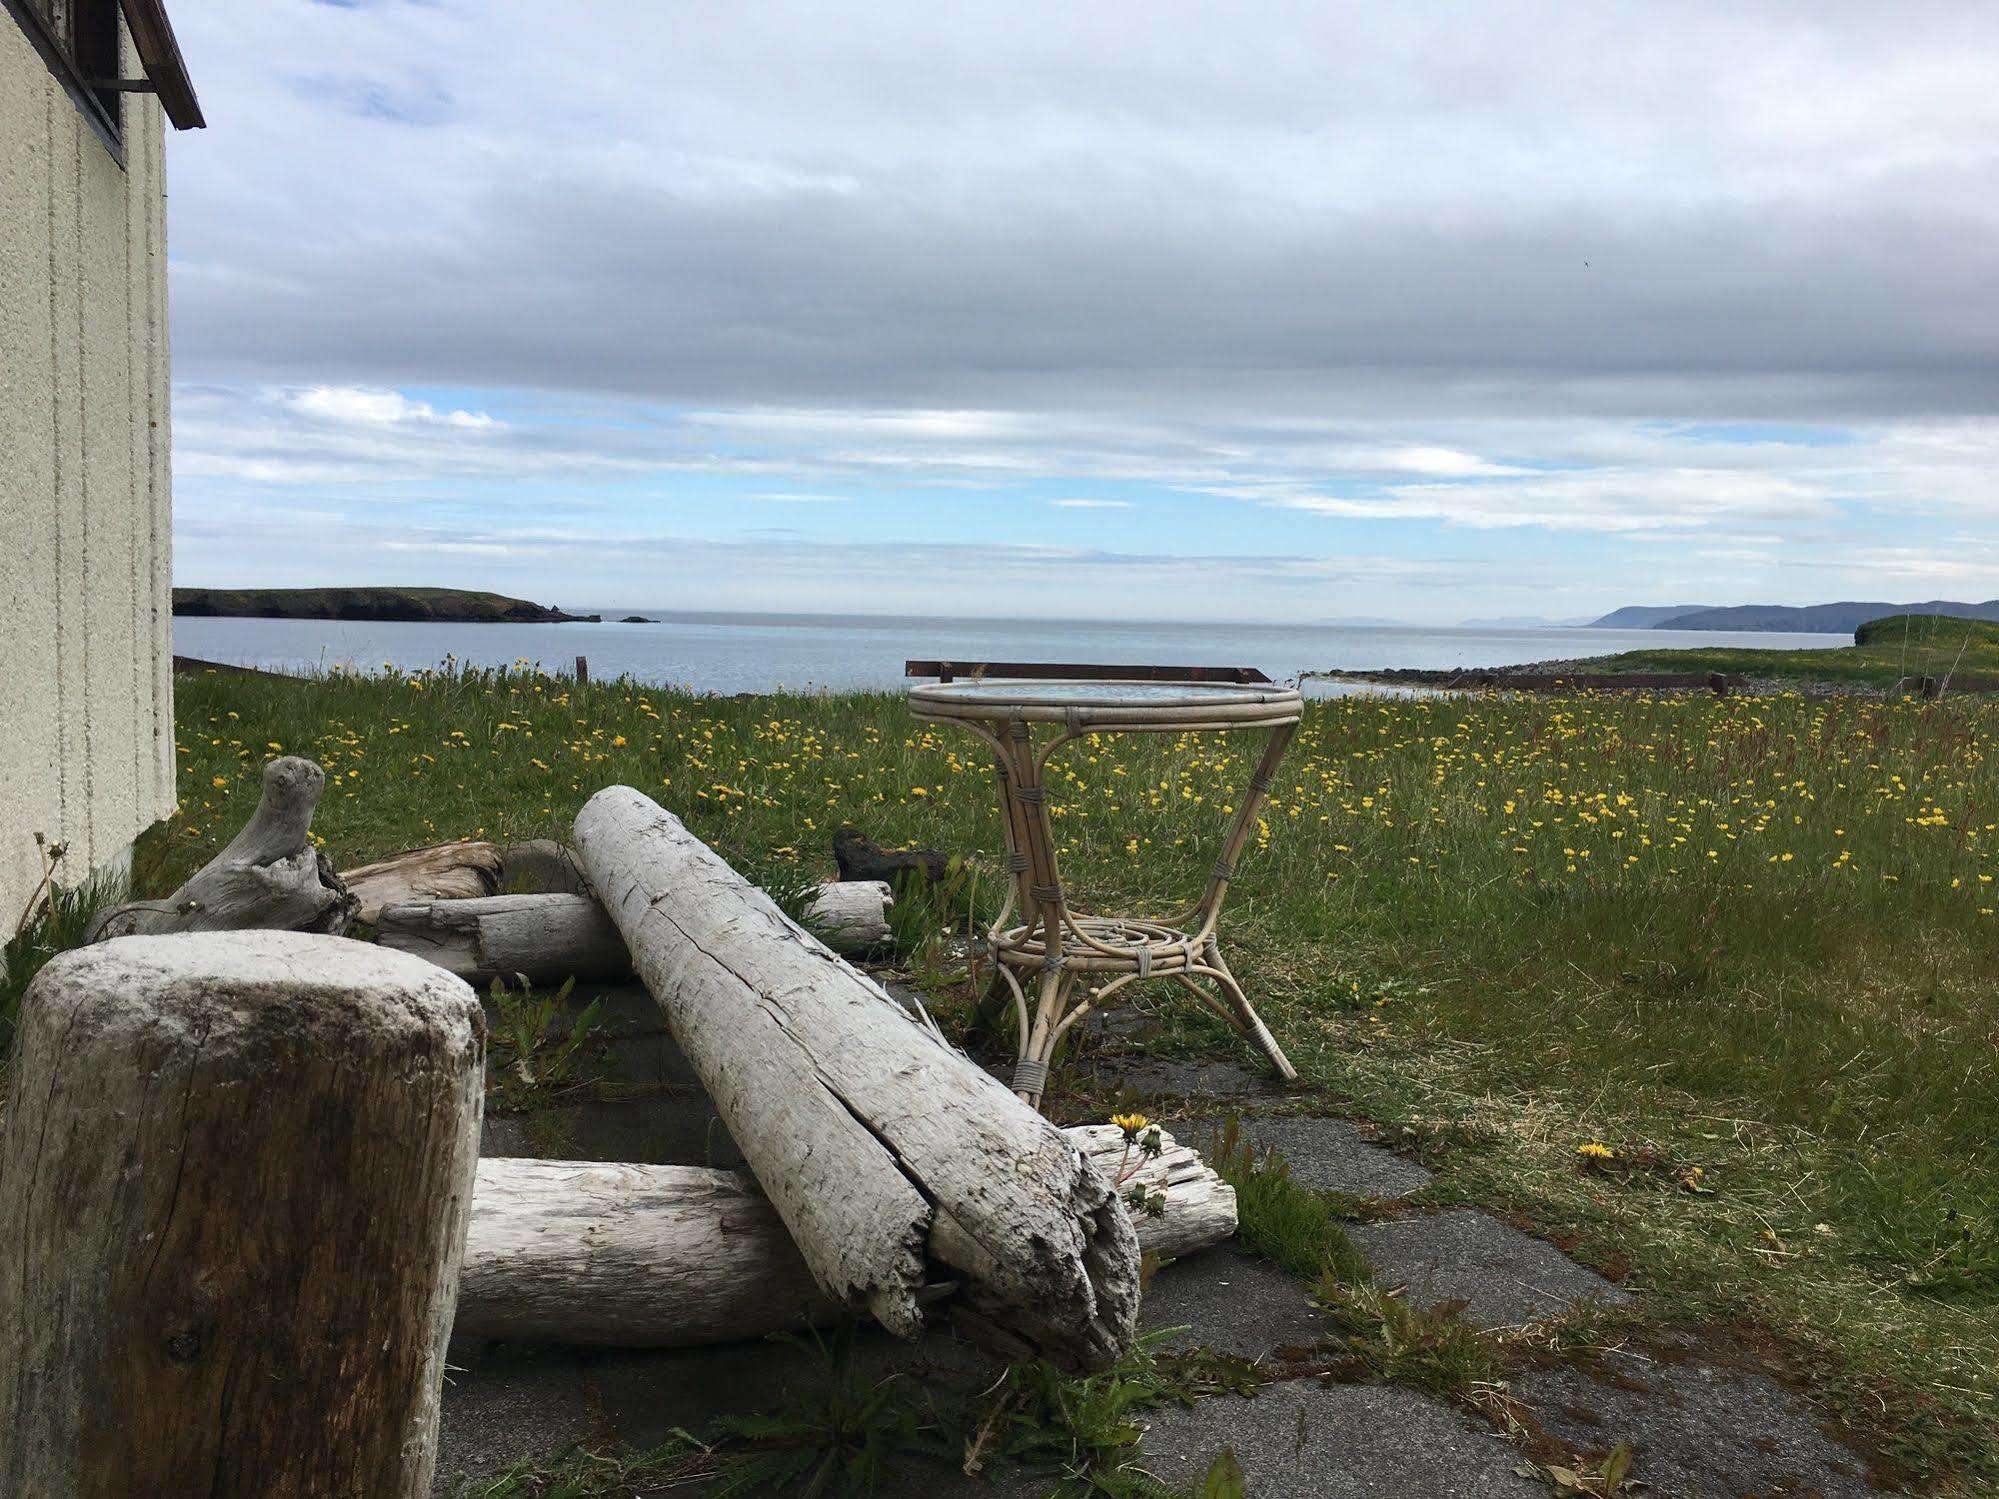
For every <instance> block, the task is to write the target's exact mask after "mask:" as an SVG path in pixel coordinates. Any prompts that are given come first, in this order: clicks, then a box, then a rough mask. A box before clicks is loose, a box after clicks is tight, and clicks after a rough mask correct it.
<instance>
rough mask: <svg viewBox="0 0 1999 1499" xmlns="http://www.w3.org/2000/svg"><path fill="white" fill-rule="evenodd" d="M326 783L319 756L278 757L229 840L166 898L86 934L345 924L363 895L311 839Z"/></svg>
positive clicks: (106, 917) (130, 906) (129, 909)
mask: <svg viewBox="0 0 1999 1499" xmlns="http://www.w3.org/2000/svg"><path fill="white" fill-rule="evenodd" d="M325 789H326V772H325V771H323V770H321V769H320V768H319V767H318V766H317V765H315V764H313V762H312V761H310V760H305V759H301V758H300V757H299V756H297V755H283V756H280V757H279V758H278V759H276V760H273V761H271V763H270V764H268V765H266V766H265V767H264V793H263V796H262V798H261V799H260V800H259V801H258V803H257V810H256V812H255V813H254V814H253V815H252V816H251V818H250V820H249V821H248V822H246V823H244V824H243V827H242V830H241V831H240V832H238V833H237V834H236V836H235V837H234V838H232V839H231V840H230V841H229V846H228V847H227V848H225V849H223V850H222V852H221V853H219V854H217V855H216V856H215V857H214V858H213V859H210V860H209V861H208V862H207V863H206V864H204V865H202V866H201V868H200V869H198V870H196V871H195V873H194V875H193V876H192V877H191V878H190V879H189V880H188V882H187V883H186V884H185V885H182V886H181V887H180V889H178V890H176V891H174V893H173V894H172V895H169V896H168V897H167V898H166V899H165V900H157V901H154V900H138V901H131V902H129V903H127V904H125V905H122V906H113V907H111V908H110V909H109V910H106V911H101V912H99V913H98V914H97V916H96V917H95V918H94V919H93V920H92V921H91V923H90V928H89V930H88V932H87V934H86V938H85V940H87V941H90V942H101V941H103V940H104V939H105V938H106V937H134V936H160V935H164V934H165V933H168V932H232V931H247V930H251V929H257V928H262V929H270V930H275V931H293V932H334V933H338V932H344V931H346V930H347V925H348V923H349V922H351V921H352V920H353V919H354V912H355V910H356V909H357V907H358V906H359V904H360V903H359V902H358V901H356V900H355V899H354V897H353V895H352V894H351V893H350V892H349V891H348V889H347V886H346V885H345V884H344V883H342V882H341V879H340V876H339V875H337V874H335V873H334V872H333V865H332V864H331V863H329V862H328V860H327V857H326V855H325V854H323V853H321V852H320V851H319V850H318V849H316V848H314V847H313V846H312V845H311V844H310V843H309V842H307V840H306V834H307V832H308V831H310V830H311V827H312V812H313V808H315V807H317V806H318V805H319V794H320V793H321V792H322V791H324V790H325Z"/></svg>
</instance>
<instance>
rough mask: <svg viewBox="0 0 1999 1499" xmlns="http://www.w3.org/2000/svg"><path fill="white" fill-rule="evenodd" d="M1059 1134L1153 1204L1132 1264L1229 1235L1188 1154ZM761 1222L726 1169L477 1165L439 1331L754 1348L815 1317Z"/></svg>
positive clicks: (745, 1185)
mask: <svg viewBox="0 0 1999 1499" xmlns="http://www.w3.org/2000/svg"><path fill="white" fill-rule="evenodd" d="M1063 1133H1064V1134H1065V1135H1067V1136H1068V1137H1069V1139H1070V1140H1072V1141H1074V1142H1075V1144H1076V1145H1077V1146H1078V1147H1079V1148H1080V1149H1081V1150H1083V1151H1084V1153H1085V1154H1087V1155H1089V1156H1090V1157H1091V1159H1092V1160H1094V1161H1095V1162H1096V1164H1097V1166H1098V1168H1099V1169H1100V1170H1101V1171H1103V1172H1104V1173H1105V1175H1107V1176H1110V1177H1113V1178H1115V1177H1116V1174H1117V1173H1118V1172H1119V1170H1120V1169H1121V1168H1124V1167H1127V1166H1133V1167H1136V1170H1134V1171H1132V1173H1131V1175H1130V1177H1129V1179H1128V1180H1126V1181H1125V1182H1124V1184H1123V1185H1124V1189H1125V1190H1126V1191H1127V1192H1128V1191H1129V1190H1130V1189H1131V1188H1133V1187H1139V1188H1143V1189H1144V1190H1145V1191H1146V1192H1147V1193H1148V1194H1149V1193H1152V1192H1158V1193H1160V1194H1161V1195H1162V1196H1163V1197H1164V1199H1165V1211H1164V1212H1162V1213H1160V1214H1158V1215H1157V1216H1154V1215H1151V1214H1148V1213H1143V1212H1136V1211H1134V1212H1133V1215H1132V1223H1133V1226H1134V1227H1135V1228H1136V1229H1137V1231H1138V1243H1139V1247H1140V1249H1141V1250H1142V1251H1144V1252H1145V1253H1148V1254H1154V1255H1157V1256H1158V1257H1159V1258H1160V1259H1161V1260H1162V1261H1163V1260H1171V1259H1177V1258H1179V1257H1180V1256H1182V1255H1187V1254H1192V1253H1193V1252H1194V1251H1195V1250H1197V1249H1204V1248H1206V1247H1207V1246H1208V1245H1210V1244H1216V1243H1220V1242H1221V1241H1222V1240H1224V1239H1226V1238H1228V1237H1229V1236H1231V1235H1232V1234H1234V1232H1235V1227H1236V1211H1235V1191H1234V1189H1233V1188H1232V1187H1230V1186H1229V1185H1228V1183H1226V1182H1224V1181H1223V1180H1222V1179H1221V1178H1220V1177H1218V1176H1217V1175H1215V1173H1214V1172H1213V1171H1212V1170H1210V1169H1209V1168H1208V1167H1207V1166H1206V1165H1205V1164H1204V1163H1203V1162H1202V1160H1201V1158H1200V1156H1199V1154H1198V1153H1196V1152H1195V1151H1194V1150H1192V1149H1190V1148H1189V1147H1187V1146H1184V1145H1180V1144H1177V1143H1175V1141H1174V1140H1173V1138H1172V1136H1170V1135H1166V1136H1163V1138H1162V1144H1163V1146H1164V1149H1163V1150H1162V1151H1161V1152H1160V1154H1159V1155H1158V1156H1157V1157H1156V1158H1154V1159H1152V1160H1145V1159H1143V1158H1142V1157H1141V1156H1140V1155H1139V1154H1138V1152H1137V1151H1136V1150H1135V1149H1134V1150H1132V1151H1131V1152H1130V1154H1129V1156H1127V1153H1126V1146H1125V1143H1124V1136H1123V1133H1122V1132H1121V1131H1120V1130H1118V1128H1117V1127H1116V1126H1115V1125H1109V1124H1095V1125H1079V1126H1077V1127H1075V1128H1073V1129H1068V1130H1064V1131H1063ZM835 1310H836V1307H835V1304H834V1303H833V1302H832V1301H831V1300H829V1299H828V1298H827V1297H825V1296H824V1295H822V1294H821V1293H820V1291H819V1288H818V1287H817V1286H816V1285H814V1284H813V1281H812V1274H811V1272H810V1271H809V1270H807V1269H806V1268H805V1261H804V1260H802V1259H800V1258H799V1255H798V1250H797V1249H796V1248H794V1247H793V1245H792V1242H791V1236H790V1235H789V1234H787V1233H786V1232H785V1231H784V1224H783V1223H782V1222H781V1221H780V1220H779V1218H778V1216H777V1211H776V1209H774V1208H773V1207H772V1206H771V1205H770V1200H769V1199H768V1198H767V1197H765V1196H764V1194H763V1193H762V1192H761V1191H760V1190H758V1188H757V1185H756V1183H755V1181H754V1180H753V1179H751V1178H750V1177H749V1176H748V1175H746V1174H745V1173H742V1172H737V1171H715V1170H711V1169H709V1168H707V1167H703V1166H639V1165H621V1164H614V1163H604V1162H588V1161H543V1160H520V1159H488V1160H482V1161H480V1162H479V1181H478V1186H477V1187H476V1188H475V1189H474V1191H473V1194H472V1226H471V1229H470V1231H469V1232H468V1234H467V1236H466V1241H465V1269H464V1273H463V1275H462V1276H461V1277H460V1279H459V1287H458V1321H457V1323H456V1325H455V1329H454V1330H455V1331H456V1332H458V1333H469V1334H471V1335H473V1336H475V1337H486V1338H525V1339H539V1340H544V1341H550V1342H563V1343H586V1344H596V1345H604V1346H616V1347H626V1348H683V1347H691V1346H694V1345H697V1344H703V1343H727V1342H734V1341H737V1340H739V1339H744V1338H759V1337H763V1336H765V1335H766V1334H769V1333H773V1332H781V1331H783V1330H785V1329H787V1328H797V1327H804V1326H807V1325H809V1324H811V1323H814V1322H820V1321H823V1320H825V1319H826V1318H827V1317H828V1316H829V1315H831V1314H832V1313H833V1312H834V1311H835Z"/></svg>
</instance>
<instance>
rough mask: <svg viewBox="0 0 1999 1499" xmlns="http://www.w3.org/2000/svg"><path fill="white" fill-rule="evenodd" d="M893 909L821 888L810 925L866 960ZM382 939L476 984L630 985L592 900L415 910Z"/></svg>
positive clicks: (525, 898)
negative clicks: (610, 982) (620, 982)
mask: <svg viewBox="0 0 1999 1499" xmlns="http://www.w3.org/2000/svg"><path fill="white" fill-rule="evenodd" d="M893 901H894V897H893V896H892V895H890V894H889V889H888V886H886V885H884V884H882V883H880V882H879V881H873V880H871V881H865V882H857V883H845V884H834V885H821V886H820V887H819V893H818V895H816V896H815V897H814V898H813V900H812V902H811V903H810V906H809V908H808V910H807V918H808V921H809V923H810V925H811V926H812V928H813V930H814V931H815V932H816V933H817V934H818V935H819V937H820V938H821V940H823V941H824V942H825V943H826V945H827V946H829V947H831V948H832V949H833V950H834V951H835V952H865V951H868V950H869V949H871V948H875V947H879V946H881V944H882V943H883V942H885V941H887V940H888V937H889V935H890V934H889V925H888V907H889V906H890V904H892V903H893ZM375 938H376V940H377V941H378V942H380V943H381V944H382V945H383V946H384V947H393V948H397V949H400V950H401V951H403V952H412V953H415V954H416V955H417V956H418V957H420V958H426V959H428V960H429V961H431V962H433V963H435V964H437V965H438V966H439V967H440V968H448V969H450V970H451V971H452V972H453V973H455V974H457V975H458V976H459V977H460V978H462V979H467V980H470V981H471V982H473V983H477V984H483V983H489V982H491V981H492V980H494V979H499V980H501V981H502V982H506V983H511V982H513V981H514V980H515V979H516V978H517V977H518V978H525V979H526V980H527V981H528V982H529V983H530V984H559V983H561V982H562V981H563V980H564V979H569V978H575V979H629V978H631V976H632V955H631V953H630V952H628V951H627V950H626V948H625V939H624V938H623V937H622V936H620V935H619V933H618V929H617V927H616V926H615V925H613V924H612V921H611V918H610V917H609V916H607V915H605V914H604V908H603V907H602V906H600V905H598V904H597V902H596V900H595V898H594V897H591V896H588V895H491V896H483V897H477V898H474V899H472V900H442V901H408V902H404V903H402V904H400V905H392V906H385V907H383V908H382V910H381V911H380V912H379V913H377V915H376V918H375Z"/></svg>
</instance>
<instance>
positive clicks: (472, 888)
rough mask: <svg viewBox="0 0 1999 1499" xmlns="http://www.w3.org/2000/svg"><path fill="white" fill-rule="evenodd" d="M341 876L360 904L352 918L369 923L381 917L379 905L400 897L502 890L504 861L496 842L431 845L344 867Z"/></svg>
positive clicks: (465, 895) (471, 895)
mask: <svg viewBox="0 0 1999 1499" xmlns="http://www.w3.org/2000/svg"><path fill="white" fill-rule="evenodd" d="M340 878H341V879H342V880H343V881H345V882H346V885H347V888H348V889H349V890H350V891H352V892H353V895H354V898H355V899H356V900H357V901H359V902H360V903H361V904H360V907H359V909H358V910H357V911H356V912H355V919H356V920H358V921H365V922H369V923H373V922H375V921H377V920H379V919H380V918H381V915H382V907H384V906H393V905H400V904H401V903H403V902H404V901H412V900H470V899H472V898H474V897H476V896H481V895H497V894H499V892H500V890H501V889H502V888H503V885H502V881H503V878H504V865H503V864H502V862H501V855H500V846H499V845H498V844H497V843H482V842H478V841H467V842H462V843H433V844H432V845H431V846H430V847H428V848H413V849H410V850H409V851H408V852H407V853H400V854H393V855H391V856H390V857H388V858H386V859H379V860H377V861H376V862H375V863H373V864H363V865H362V866H361V867H360V868H358V869H343V870H341V871H340Z"/></svg>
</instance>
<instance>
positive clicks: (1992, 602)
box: [1591, 599, 1999, 635]
mask: <svg viewBox="0 0 1999 1499" xmlns="http://www.w3.org/2000/svg"><path fill="white" fill-rule="evenodd" d="M1923 614H1929V615H1940V616H1942V617H1943V618H1945V619H1982V620H1999V599H1987V600H1986V601H1985V602H1984V603H1982V604H1960V603H1953V602H1951V601H1950V600H1948V599H1929V600H1927V601H1926V602H1924V603H1920V604H1870V603H1860V602H1856V601H1853V600H1845V601H1842V602H1840V603H1837V604H1806V605H1803V606H1799V607H1793V606H1791V605H1788V604H1735V605H1731V606H1730V607H1728V608H1724V609H1716V608H1711V607H1709V606H1707V605H1704V604H1665V605H1644V604H1634V605H1631V606H1628V607H1626V608H1623V609H1615V610H1612V611H1611V612H1610V613H1609V614H1606V615H1604V616H1603V618H1601V619H1599V620H1594V621H1592V622H1591V628H1593V629H1598V630H1759V631H1764V632H1767V633H1784V632H1789V631H1793V630H1796V631H1803V632H1809V633H1816V634H1823V635H1851V634H1852V633H1853V632H1854V631H1855V630H1857V629H1859V628H1860V627H1861V626H1862V625H1865V624H1868V623H1871V622H1872V621H1874V620H1877V619H1887V618H1889V617H1891V616H1893V617H1900V616H1903V615H1923Z"/></svg>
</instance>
